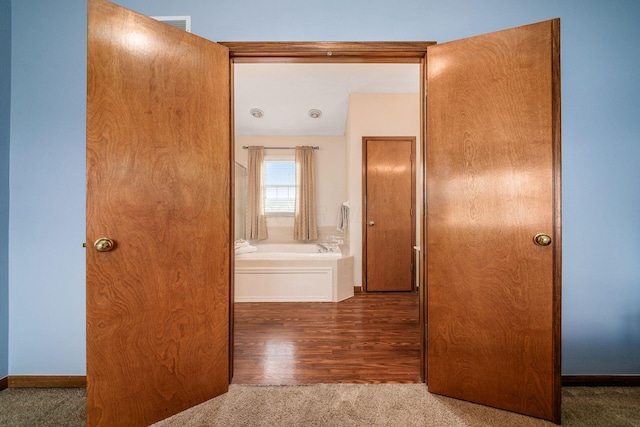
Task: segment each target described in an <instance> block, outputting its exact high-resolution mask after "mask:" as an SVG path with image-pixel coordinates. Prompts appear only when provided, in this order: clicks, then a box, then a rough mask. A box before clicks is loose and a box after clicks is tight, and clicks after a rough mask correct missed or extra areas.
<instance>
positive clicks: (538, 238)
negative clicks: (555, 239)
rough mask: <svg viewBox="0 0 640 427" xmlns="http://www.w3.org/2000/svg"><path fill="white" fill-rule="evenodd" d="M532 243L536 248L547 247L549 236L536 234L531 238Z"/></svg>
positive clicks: (549, 241)
mask: <svg viewBox="0 0 640 427" xmlns="http://www.w3.org/2000/svg"><path fill="white" fill-rule="evenodd" d="M533 242H534V243H535V244H536V245H538V246H549V245H550V244H551V236H549V235H548V234H544V233H538V234H536V235H535V236H533Z"/></svg>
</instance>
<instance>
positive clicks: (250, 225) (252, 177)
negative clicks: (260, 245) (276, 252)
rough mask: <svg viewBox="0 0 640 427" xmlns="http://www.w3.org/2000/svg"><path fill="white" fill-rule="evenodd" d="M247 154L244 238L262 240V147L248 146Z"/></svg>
mask: <svg viewBox="0 0 640 427" xmlns="http://www.w3.org/2000/svg"><path fill="white" fill-rule="evenodd" d="M248 155H249V161H248V167H247V211H246V218H245V223H246V238H247V239H248V240H264V239H266V238H267V220H266V217H265V215H264V199H263V197H262V167H263V164H264V147H262V146H252V147H249V154H248Z"/></svg>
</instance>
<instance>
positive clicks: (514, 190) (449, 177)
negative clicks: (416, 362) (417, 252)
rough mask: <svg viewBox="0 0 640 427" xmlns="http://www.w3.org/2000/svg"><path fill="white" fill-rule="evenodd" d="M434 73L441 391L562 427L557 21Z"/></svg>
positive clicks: (434, 377) (432, 314)
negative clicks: (560, 423)
mask: <svg viewBox="0 0 640 427" xmlns="http://www.w3.org/2000/svg"><path fill="white" fill-rule="evenodd" d="M427 73H428V100H427V109H428V118H427V129H428V137H427V168H428V172H427V174H428V175H427V194H426V197H427V201H428V204H427V209H428V212H427V245H426V246H427V256H426V261H427V282H428V358H427V360H428V362H427V369H428V378H429V383H428V386H429V391H431V392H434V393H439V394H443V395H447V396H451V397H456V398H460V399H464V400H468V401H472V402H477V403H481V404H484V405H489V406H493V407H497V408H502V409H507V410H510V411H515V412H519V413H522V414H527V415H532V416H534V417H539V418H544V419H548V420H552V421H555V422H559V421H560V399H561V396H560V265H561V263H560V250H561V245H560V239H561V236H560V200H561V199H560V70H559V20H553V21H547V22H542V23H538V24H533V25H528V26H524V27H519V28H514V29H509V30H505V31H500V32H496V33H492V34H487V35H482V36H478V37H472V38H469V39H465V40H459V41H454V42H450V43H444V44H441V45H435V46H430V47H429V48H428V53H427Z"/></svg>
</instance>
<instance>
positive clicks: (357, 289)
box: [353, 286, 362, 294]
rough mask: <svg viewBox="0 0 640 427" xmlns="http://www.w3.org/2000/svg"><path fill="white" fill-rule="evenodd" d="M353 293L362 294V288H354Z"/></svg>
mask: <svg viewBox="0 0 640 427" xmlns="http://www.w3.org/2000/svg"><path fill="white" fill-rule="evenodd" d="M353 292H355V293H356V294H359V293H360V292H362V286H354V287H353Z"/></svg>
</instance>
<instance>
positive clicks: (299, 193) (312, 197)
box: [293, 146, 318, 240]
mask: <svg viewBox="0 0 640 427" xmlns="http://www.w3.org/2000/svg"><path fill="white" fill-rule="evenodd" d="M293 238H294V240H316V239H317V238H318V224H317V218H316V173H315V167H314V160H313V148H312V147H308V146H298V147H296V204H295V211H294V221H293Z"/></svg>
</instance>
